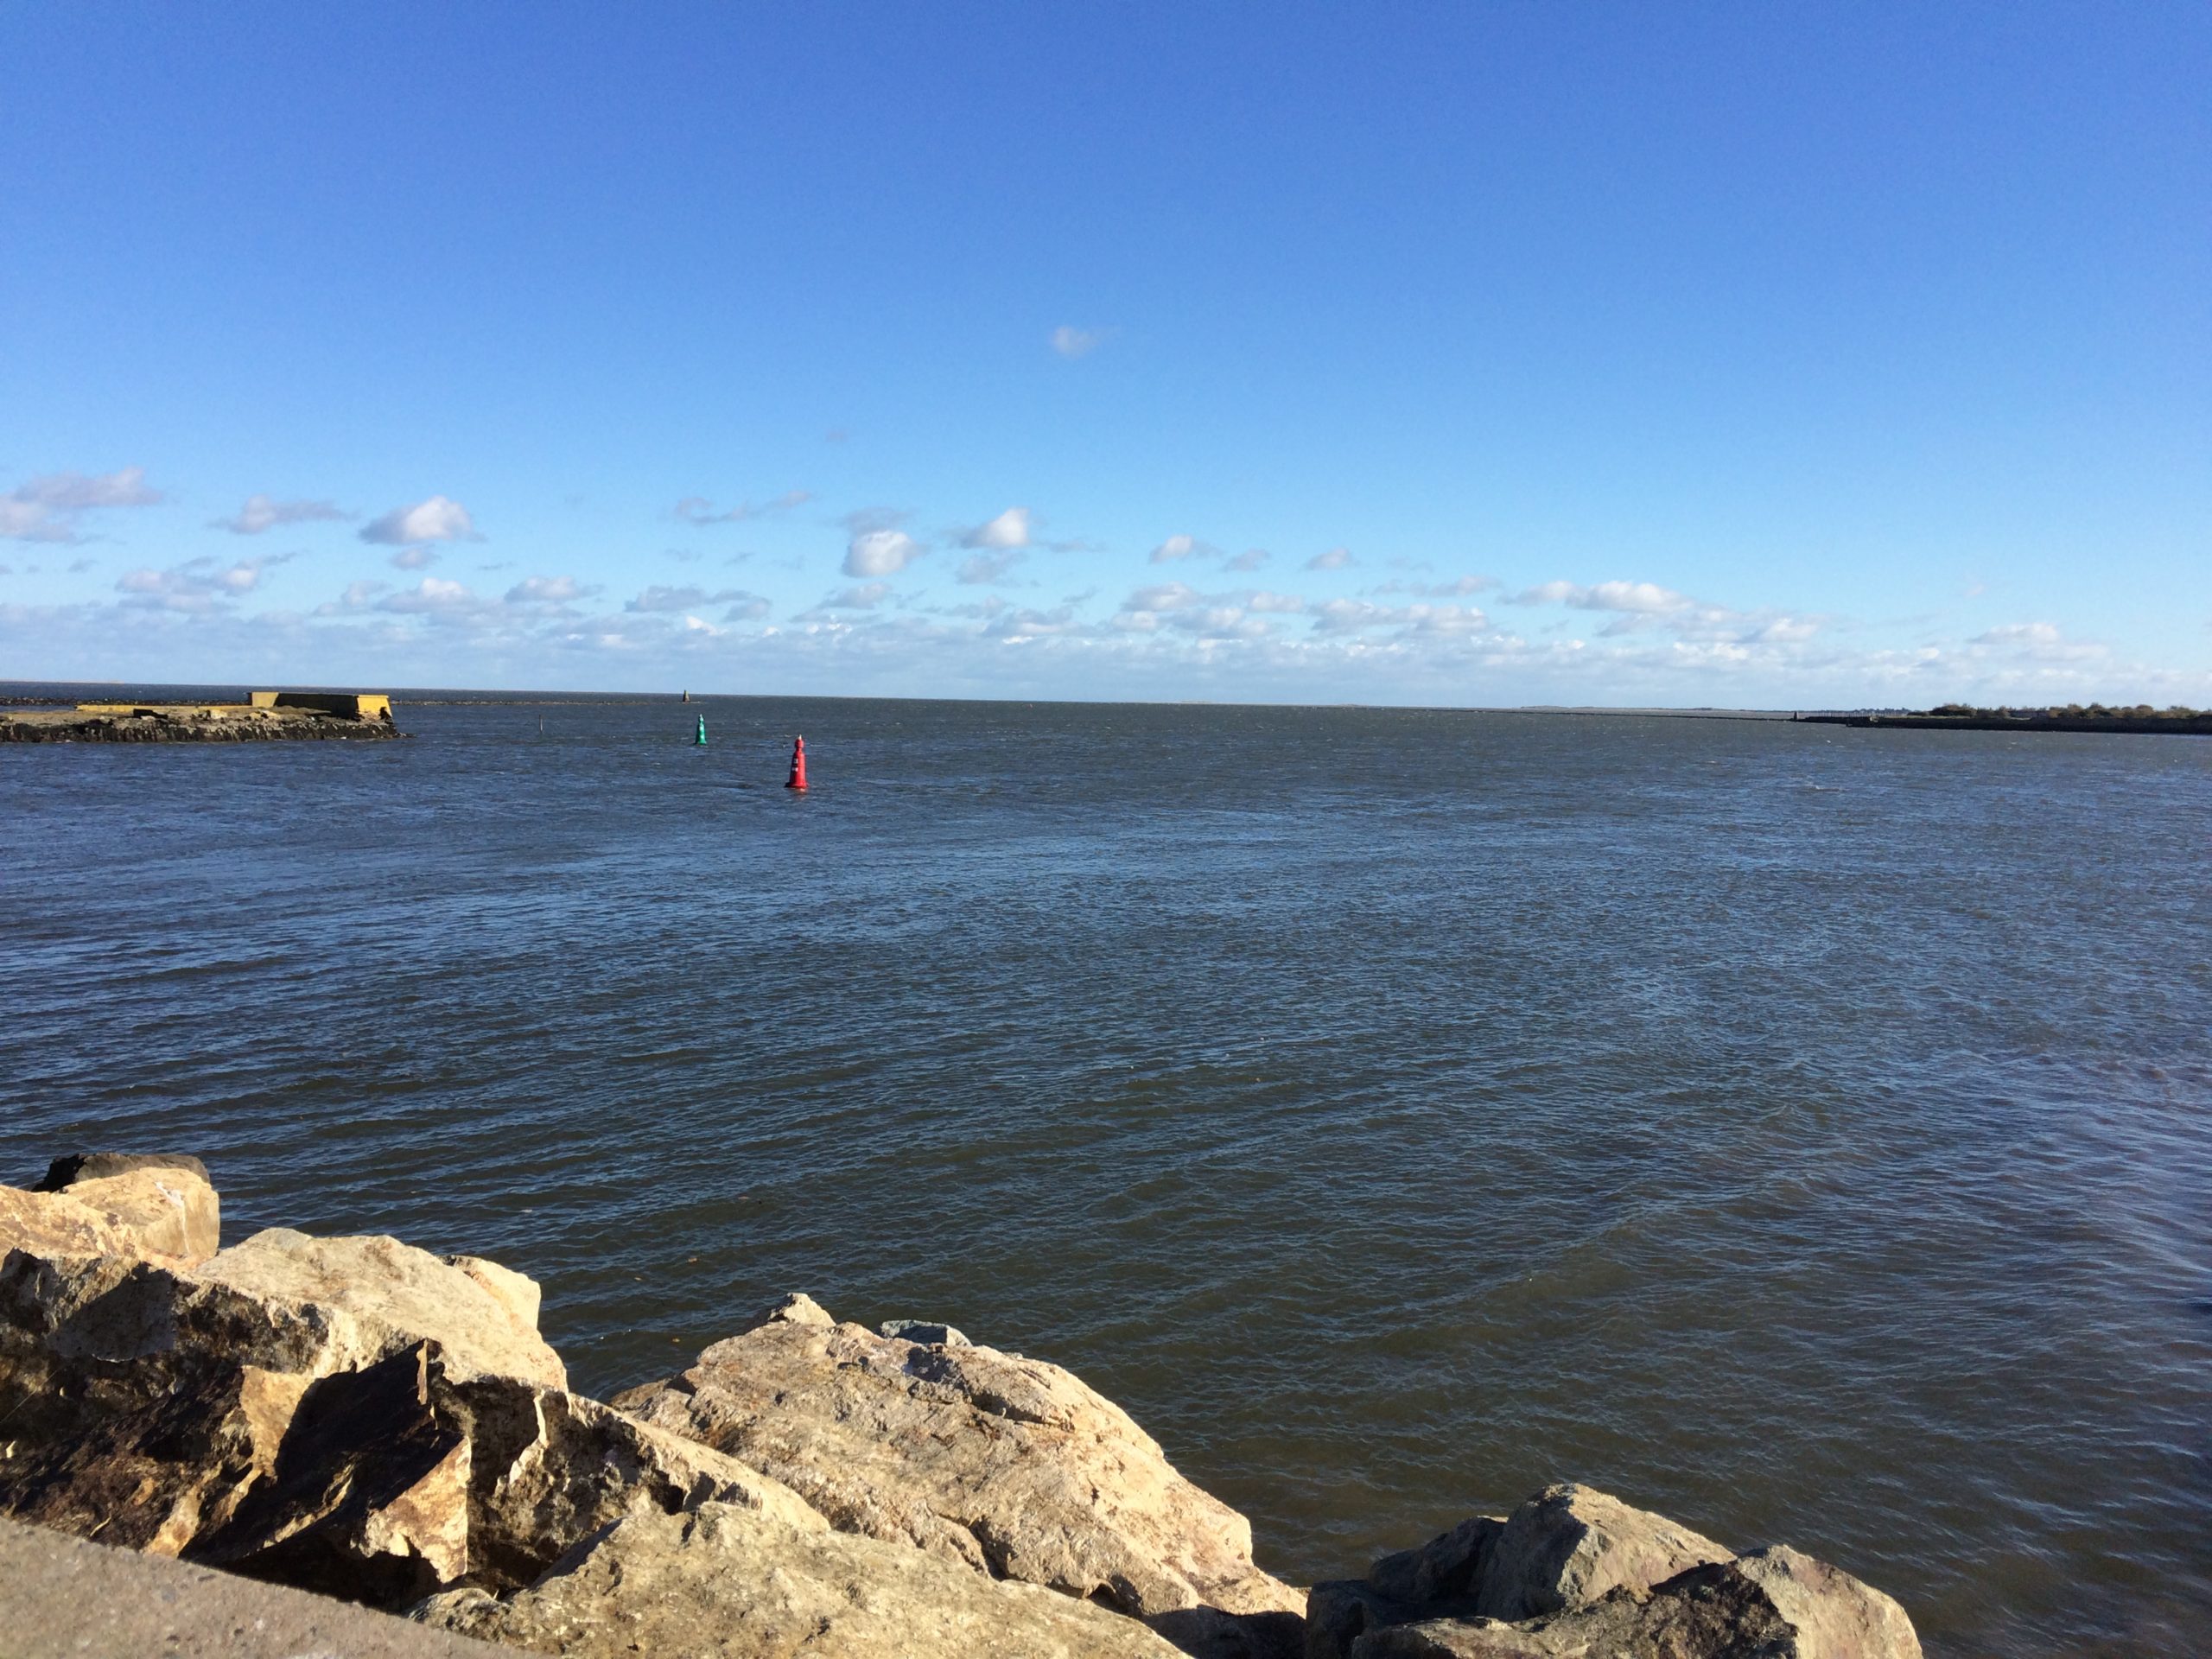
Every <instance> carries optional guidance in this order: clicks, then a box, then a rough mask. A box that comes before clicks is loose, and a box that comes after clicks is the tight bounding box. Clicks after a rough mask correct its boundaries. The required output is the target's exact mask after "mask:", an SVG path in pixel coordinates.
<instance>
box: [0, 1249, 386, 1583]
mask: <svg viewBox="0 0 2212 1659" xmlns="http://www.w3.org/2000/svg"><path fill="white" fill-rule="evenodd" d="M359 1349H360V1344H359V1333H358V1332H357V1331H356V1329H355V1328H354V1326H353V1323H352V1321H351V1320H350V1319H348V1318H347V1316H346V1314H344V1313H342V1312H340V1310H337V1309H334V1308H329V1307H326V1306H320V1305H317V1304H313V1303H288V1302H270V1301H266V1300H262V1299H258V1298H256V1297H252V1296H249V1295H245V1294H242V1293H240V1292H238V1291H236V1290H233V1289H232V1288H231V1287H228V1286H224V1285H211V1284H205V1283H201V1282H200V1281H197V1280H194V1279H193V1278H192V1277H191V1276H190V1275H189V1274H184V1273H182V1272H180V1271H178V1270H175V1269H173V1268H165V1267H162V1266H159V1265H156V1264H155V1263H153V1262H145V1261H139V1260H137V1259H134V1258H132V1257H130V1256H126V1255H108V1256H89V1257H88V1256H79V1255H66V1254H55V1255H37V1254H34V1253H33V1252H32V1251H30V1250H29V1249H23V1248H21V1247H18V1248H16V1249H11V1250H10V1251H9V1252H8V1254H7V1255H6V1256H5V1257H4V1258H3V1259H0V1424H4V1426H5V1427H4V1429H0V1514H6V1515H10V1516H16V1518H17V1519H20V1520H25V1521H33V1522H38V1523H39V1524H41V1525H43V1526H48V1527H54V1528H58V1529H61V1530H63V1531H67V1532H73V1533H77V1534H79V1535H81V1536H84V1537H98V1538H99V1539H100V1540H101V1541H104V1542H109V1543H115V1544H121V1545H124V1546H127V1547H130V1548H139V1549H149V1550H153V1551H156V1553H161V1554H175V1553H176V1552H177V1551H178V1550H179V1549H180V1548H182V1547H183V1545H184V1544H185V1543H186V1542H188V1541H190V1540H191V1539H192V1538H193V1537H194V1535H197V1534H198V1533H199V1532H200V1530H201V1529H203V1528H204V1527H206V1526H207V1525H210V1524H213V1523H214V1522H218V1521H219V1519H220V1518H221V1517H222V1516H225V1515H226V1514H227V1513H228V1512H229V1510H230V1509H231V1508H232V1506H234V1505H235V1503H237V1502H238V1499H239V1497H242V1496H243V1495H244V1493H245V1490H246V1489H247V1488H248V1487H249V1486H251V1484H253V1482H254V1481H255V1480H257V1478H260V1477H261V1476H263V1475H264V1474H265V1473H267V1472H268V1471H269V1470H270V1467H271V1466H272V1465H273V1461H274V1459H275V1456H276V1452H277V1446H278V1444H279V1443H280V1442H281V1441H282V1440H283V1435H284V1433H285V1431H286V1429H287V1428H288V1427H289V1423H290V1421H291V1414H292V1412H293V1410H294V1409H295V1408H296V1406H297V1404H298V1402H299V1398H300V1395H301V1394H302V1391H303V1390H304V1389H305V1388H306V1387H307V1385H308V1382H309V1381H310V1380H311V1379H312V1378H313V1377H315V1376H319V1375H321V1374H322V1373H324V1372H326V1371H328V1370H334V1369H336V1368H337V1367H338V1366H339V1365H340V1364H342V1363H347V1362H348V1360H349V1359H350V1358H352V1357H355V1356H357V1355H358V1354H359Z"/></svg>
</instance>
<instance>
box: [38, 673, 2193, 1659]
mask: <svg viewBox="0 0 2212 1659" xmlns="http://www.w3.org/2000/svg"><path fill="white" fill-rule="evenodd" d="M701 709H703V712H704V713H705V714H706V716H707V719H708V721H709V728H710V733H711V737H712V741H711V743H710V745H709V747H708V748H706V749H704V750H697V749H694V748H691V747H686V740H687V738H688V736H689V734H690V727H691V721H692V717H693V715H694V714H696V713H697V712H700V711H701ZM402 718H403V723H404V725H405V726H406V727H407V728H409V729H410V731H411V732H412V733H413V734H414V735H413V736H412V737H411V738H410V740H409V741H405V742H400V743H392V744H386V745H381V746H366V745H357V744H268V745H247V746H241V747H199V746H178V747H122V746H115V747H103V746H81V747H80V746H52V747H29V748H16V749H11V750H0V824H4V826H5V828H6V840H7V856H6V859H5V861H4V862H0V906H4V908H0V929H3V930H4V931H0V999H3V1002H0V1006H4V1010H5V1020H4V1023H3V1024H0V1155H4V1160H5V1166H4V1167H0V1179H10V1180H16V1181H23V1180H27V1179H29V1178H31V1177H32V1176H35V1174H36V1173H39V1171H40V1170H41V1169H42V1167H43V1166H44V1162H45V1160H46V1159H47V1158H48V1156H50V1155H51V1154H54V1153H56V1152H60V1151H65V1150H71V1149H75V1148H79V1147H137V1148H151V1147H161V1148H175V1149H182V1150H189V1151H194V1152H197V1153H200V1154H203V1155H204V1156H205V1157H206V1158H207V1161H208V1163H209V1164H210V1165H211V1166H213V1170H214V1172H215V1173H216V1176H217V1179H218V1181H219V1185H221V1187H222V1189H223V1194H224V1201H225V1220H226V1236H229V1237H232V1238H237V1237H239V1236H244V1235H245V1233H246V1232H248V1231H251V1230H254V1229H256V1228H259V1227H263V1226H269V1225H276V1224H289V1225H297V1226H301V1227H303V1228H306V1229H308V1230H311V1231H319V1232H340V1231H368V1230H374V1231H388V1232H392V1233H397V1234H398V1235H399V1236H402V1237H404V1238H406V1239H409V1240H410V1241H412V1242H414V1243H420V1244H423V1245H426V1246H429V1247H431V1248H434V1249H444V1250H471V1251H477V1252H480V1253H483V1254H486V1255H494V1256H497V1257H499V1258H501V1259H503V1260H505V1261H506V1262H511V1263H512V1264H513V1265H515V1266H517V1267H519V1268H523V1269H524V1270H525V1271H527V1272H530V1273H531V1274H535V1275H537V1277H538V1278H539V1279H541V1280H542V1281H543V1282H544V1285H545V1289H546V1309H545V1324H546V1327H547V1330H548V1333H549V1334H550V1336H551V1337H552V1338H553V1339H554V1341H555V1342H556V1344H558V1345H559V1347H560V1348H561V1349H562V1351H563V1353H564V1354H565V1355H566V1356H567V1357H568V1359H569V1363H570V1366H571V1369H572V1370H573V1371H574V1373H575V1377H576V1380H577V1382H578V1384H579V1386H581V1387H583V1388H585V1389H590V1390H594V1391H606V1390H610V1389H615V1388H617V1387H620V1386H622V1385H625V1384H627V1383H635V1382H639V1381H643V1380H645V1379H648V1378H651V1377H653V1376H658V1375H661V1374H663V1373H664V1372H666V1371H668V1370H672V1369H674V1368H675V1367H676V1366H677V1364H678V1363H680V1362H682V1361H683V1360H684V1359H685V1358H687V1357H689V1355H690V1354H691V1353H692V1352H693V1351H696V1349H697V1348H699V1347H700V1346H702V1345H703V1344H706V1343H707V1342H709V1341H710V1340H712V1339H714V1338H716V1337H717V1336H720V1335H722V1334H726V1333H727V1332H729V1331H731V1330H733V1329H734V1328H735V1327H736V1326H737V1325H739V1323H740V1322H741V1319H743V1318H744V1317H745V1316H746V1315H747V1314H748V1313H751V1312H752V1311H753V1310H754V1309H756V1308H757V1307H759V1306H762V1305H763V1304H765V1303H766V1301H768V1300H770V1299H772V1297H774V1296H776V1295H779V1294H781V1293H783V1292H785V1291H787V1290H792V1289H804V1290H807V1291H810V1292H811V1293H812V1294H814V1295H815V1296H816V1297H817V1298H818V1299H819V1300H822V1301H823V1303H824V1304H826V1305H827V1306H829V1308H830V1309H831V1310H832V1311H833V1312H835V1313H837V1314H839V1315H840V1316H841V1317H844V1318H854V1319H863V1320H866V1321H868V1322H869V1323H874V1322H875V1321H877V1320H879V1319H885V1318H888V1317H893V1316H899V1315H927V1316H931V1317H936V1318H944V1319H950V1320H952V1321H953V1322H954V1323H956V1324H958V1325H962V1326H963V1327H964V1328H965V1329H966V1330H967V1331H968V1332H969V1334H970V1335H971V1336H974V1337H976V1338H978V1339H979V1340H983V1341H988V1342H991V1343H993V1344H996V1345H998V1346H1001V1347H1005V1348H1011V1349H1016V1350H1020V1351H1024V1352H1027V1353H1031V1354H1035V1355H1039V1356H1040V1357H1046V1358H1049V1359H1053V1360H1057V1361H1058V1362H1060V1363H1065V1364H1067V1365H1069V1366H1071V1367H1072V1368H1074V1369H1075V1370H1077V1371H1079V1372H1080V1373H1081V1374H1082V1375H1083V1376H1084V1378H1085V1379H1086V1380H1088V1381H1089V1382H1090V1383H1093V1384H1094V1385H1095V1386H1096V1387H1098V1388H1100V1389H1103V1391H1104V1392H1105V1393H1107V1394H1108V1395H1111V1396H1112V1397H1114V1398H1115V1399H1116V1400H1118V1401H1120V1402H1122V1404H1123V1405H1125V1406H1126V1407H1127V1408H1128V1409H1129V1410H1130V1411H1131V1412H1132V1413H1133V1414H1135V1416H1136V1417H1137V1419H1138V1420H1139V1421H1141V1422H1142V1423H1143V1424H1144V1425H1145V1426H1146V1427H1147V1428H1148V1429H1149V1430H1151V1431H1152V1433H1154V1435H1155V1436H1157V1438H1158V1439H1159V1440H1160V1442H1161V1443H1162V1445H1163V1446H1165V1447H1166V1451H1167V1452H1168V1454H1169V1456H1170V1457H1172V1458H1173V1459H1174V1460H1175V1461H1176V1462H1177V1463H1178V1464H1179V1465H1180V1466H1181V1467H1182V1468H1183V1469H1184V1470H1185V1471H1186V1472H1187V1473H1189V1474H1190V1475H1192V1477H1193V1478H1196V1479H1197V1480H1198V1481H1199V1482H1200V1483H1201V1484H1205V1485H1206V1486H1208V1487H1210V1488H1211V1489H1212V1490H1214V1491H1217V1492H1218V1493H1220V1494H1221V1495H1222V1496H1223V1497H1225V1498H1227V1499H1228V1500H1229V1501H1230V1503H1234V1504H1236V1506H1237V1507H1239V1508H1240V1509H1242V1510H1245V1511H1246V1512H1247V1513H1248V1514H1249V1515H1250V1516H1251V1517H1252V1519H1253V1522H1254V1525H1255V1531H1256V1533H1257V1535H1258V1541H1259V1552H1260V1555H1261V1559H1262V1562H1263V1564H1265V1565H1267V1566H1268V1567H1271V1568H1273V1569H1274V1570H1275V1571H1276V1572H1278V1573H1282V1574H1284V1575H1285V1576H1287V1577H1289V1578H1293V1579H1295V1580H1300V1581H1305V1580H1311V1579H1313V1578H1315V1577H1321V1576H1339V1575H1343V1574H1345V1573H1355V1572H1357V1571H1360V1570H1363V1568H1364V1566H1365V1564H1366V1562H1367V1560H1369V1559H1370V1556H1371V1554H1374V1553H1376V1551H1379V1550H1381V1549H1383V1548H1395V1547H1399V1546H1402V1545H1405V1544H1408V1543H1412V1542H1415V1541H1419V1540H1421V1539H1422V1538H1424V1537H1426V1536H1427V1535H1429V1534H1430V1533H1431V1532H1433V1531H1434V1530H1436V1529H1440V1528H1441V1527H1442V1526H1444V1525H1446V1524H1447V1523H1449V1522H1452V1521H1454V1520H1456V1519H1458V1518H1459V1517H1460V1516H1465V1515H1466V1514H1469V1513H1471V1512H1473V1511H1475V1510H1495V1509H1498V1508H1502V1507H1503V1506H1507V1505H1510V1503H1513V1502H1514V1501H1516V1500H1517V1499H1518V1498H1520V1497H1522V1496H1524V1495H1525V1494H1527V1493H1528V1492H1529V1491H1531V1490H1533V1489H1534V1488H1535V1487H1536V1486H1538V1485H1540V1484H1542V1483H1544V1482H1545V1481H1547V1480H1549V1479H1553V1478H1581V1479H1586V1480H1588V1481H1591V1482H1592V1483H1594V1484H1599V1485H1600V1486H1603V1487H1605V1488H1607V1489H1610V1490H1611V1491H1615V1492H1618V1494H1620V1495H1621V1496H1622V1497H1626V1498H1627V1499H1629V1500H1630V1501H1631V1502H1633V1503H1639V1504H1643V1505H1646V1506H1648V1507H1650V1508H1654V1509H1658V1510H1664V1511H1666V1512H1668V1513H1669V1514H1672V1515H1674V1516H1678V1517H1680V1518H1681V1519H1682V1520H1684V1521H1687V1522H1690V1523H1691V1524H1693V1525H1694V1526H1696V1527H1698V1528H1700V1529H1703V1530H1705V1531H1707V1532H1709V1533H1712V1534H1713V1535H1717V1536H1718V1537H1719V1538H1721V1539H1722V1540H1723V1541H1727V1542H1731V1543H1733V1544H1736V1545H1738V1546H1739V1547H1749V1546H1750V1545H1752V1544H1755V1543H1758V1542H1763V1541H1771V1540H1785V1541H1789V1542H1791V1543H1794V1544H1796V1545H1798V1546H1799V1547H1801V1548H1805V1549H1808V1550H1810V1551H1812V1552H1814V1553H1815V1554H1821V1555H1823V1556H1826V1557H1828V1558H1829V1559H1832V1560H1835V1561H1837V1562H1838V1563H1839V1564H1840V1565H1843V1566H1845V1567H1848V1568H1850V1569H1851V1570H1853V1571H1854V1572H1857V1573H1860V1574H1861V1575H1863V1576H1865V1577H1866V1578H1868V1579H1870V1580H1872V1581H1874V1582H1875V1583H1877V1584H1878V1585H1880V1586H1884V1587H1885V1588H1887V1589H1889V1590H1891V1591H1892V1592H1894V1593H1896V1594H1897V1595H1898V1596H1899V1597H1900V1599H1903V1600H1904V1602H1905V1604H1906V1605H1907V1607H1908V1609H1909V1610H1910V1612H1911V1613H1912V1615H1913V1617H1914V1618H1915V1620H1916V1622H1917V1624H1918V1625H1919V1627H1920V1629H1921V1631H1922V1632H1923V1637H1925V1638H1926V1640H1927V1643H1928V1645H1929V1649H1930V1651H1931V1652H1933V1653H1936V1654H1941V1655H1960V1656H1963V1655H1975V1656H1983V1655H1987V1656H1999V1655H2004V1656H2011V1655H2037V1656H2042V1655H2050V1656H2056V1655H2075V1654H2111V1655H2122V1654H2125V1655H2183V1654H2194V1653H2199V1652H2202V1651H2204V1650H2206V1649H2207V1648H2208V1647H2212V1637H2208V1636H2207V1632H2208V1631H2212V1473H2209V1472H2208V1471H2209V1470H2212V1463H2208V1451H2212V1444H2209V1443H2208V1426H2209V1425H2212V1368H2208V1359H2212V1230H2209V1229H2208V1222H2212V1120H2209V1119H2208V1107H2209V1106H2212V1029H2208V1026H2209V1025H2212V1020H2208V1014H2212V972H2209V971H2208V938H2212V933H2209V932H2208V927H2209V926H2212V902H2208V880H2207V874H2206V869H2207V866H2206V860H2205V855H2206V851H2207V826H2208V823H2212V741H2203V740H2190V739H2179V738H2155V737H2153V738H2129V737H2115V738H2096V737H2069V736H2048V735H2039V736H2034V737H2024V736H2010V735H2006V734H1954V733H1942V734H1933V733H1881V732H1855V731H1848V730H1843V729H1840V728H1821V727H1802V726H1792V725H1789V724H1788V723H1786V722H1758V721H1700V720H1683V719H1656V718H1654V719H1642V718H1629V717H1590V716H1572V715H1499V714H1455V713H1424V712H1384V711H1371V710H1361V709H1231V708H1174V707H1150V706H1147V707H1133V706H1121V707H1116V706H1091V707H1084V706H1069V705H1050V706H1024V705H1013V704H974V703H911V702H909V703H899V702H804V701H780V700H767V699H729V700H709V701H708V702H704V703H703V704H702V705H700V707H699V708H698V709H681V708H678V707H677V706H675V704H674V702H673V700H672V699H671V700H664V701H661V702H652V703H648V702H557V703H554V704H551V705H549V706H544V707H525V706H477V707H457V706H429V705H418V706H413V707H404V708H403V710H402ZM541 718H542V719H543V728H544V729H543V734H542V735H541V734H540V732H539V730H538V724H539V721H540V719H541ZM794 731H804V733H805V734H806V737H807V740H808V749H809V752H810V757H811V760H812V765H813V774H814V779H815V781H816V787H815V789H814V790H813V791H811V792H810V794H808V795H807V796H806V797H804V798H793V797H791V795H789V794H788V793H787V792H786V791H784V790H783V789H781V788H779V787H778V786H777V785H779V783H780V781H781V779H782V766H783V760H784V756H785V753H787V752H788V747H789V738H790V734H792V733H793V732H794Z"/></svg>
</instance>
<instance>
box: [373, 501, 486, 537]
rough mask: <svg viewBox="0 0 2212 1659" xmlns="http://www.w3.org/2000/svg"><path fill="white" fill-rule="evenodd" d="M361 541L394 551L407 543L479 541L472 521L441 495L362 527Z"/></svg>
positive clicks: (466, 512) (454, 503)
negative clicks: (376, 543) (383, 546)
mask: <svg viewBox="0 0 2212 1659" xmlns="http://www.w3.org/2000/svg"><path fill="white" fill-rule="evenodd" d="M361 539H362V540H363V541H365V542H378V543H383V544H384V545H385V546H388V547H397V546H399V545H401V544H403V543H408V542H464V541H466V542H474V541H481V540H482V539H483V537H480V536H479V535H478V534H477V531H476V524H475V521H474V520H473V519H472V518H469V516H468V509H467V507H464V506H462V505H461V503H460V502H458V501H455V500H453V499H449V498H448V497H446V496H442V495H434V496H432V497H431V498H430V499H429V500H427V501H417V502H416V504H415V505H413V506H411V507H394V508H393V509H392V510H391V512H387V513H385V514H384V515H383V516H382V517H380V518H372V519H371V520H370V521H369V522H368V523H367V524H364V525H362V526H361Z"/></svg>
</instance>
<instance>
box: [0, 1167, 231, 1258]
mask: <svg viewBox="0 0 2212 1659" xmlns="http://www.w3.org/2000/svg"><path fill="white" fill-rule="evenodd" d="M221 1233H222V1205H221V1199H220V1198H219V1197H218V1195H217V1193H216V1192H215V1188H214V1186H213V1184H212V1183H211V1182H210V1181H209V1180H208V1179H207V1166H205V1165H204V1164H202V1163H201V1162H200V1160H198V1159H197V1158H188V1157H185V1156H183V1155H181V1154H126V1153H112V1152H107V1153H79V1154H76V1155H74V1156H73V1157H68V1158H59V1159H56V1160H54V1163H53V1165H52V1166H51V1167H49V1168H48V1171H47V1173H46V1178H45V1179H43V1180H41V1182H40V1183H39V1185H38V1186H37V1188H36V1189H35V1190H34V1191H31V1192H23V1191H21V1190H19V1189H17V1188H14V1187H0V1253H4V1252H5V1251H7V1250H9V1249H35V1250H41V1251H61V1252H67V1253H69V1254H73V1255H133V1256H145V1257H152V1258H157V1259H161V1260H163V1261H169V1260H174V1261H176V1262H181V1263H189V1262H197V1261H200V1260H202V1259H204V1258H206V1257H207V1256H210V1255H213V1254H214V1253H215V1251H216V1250H217V1249H219V1248H220V1246H221V1242H222V1240H221Z"/></svg>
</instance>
